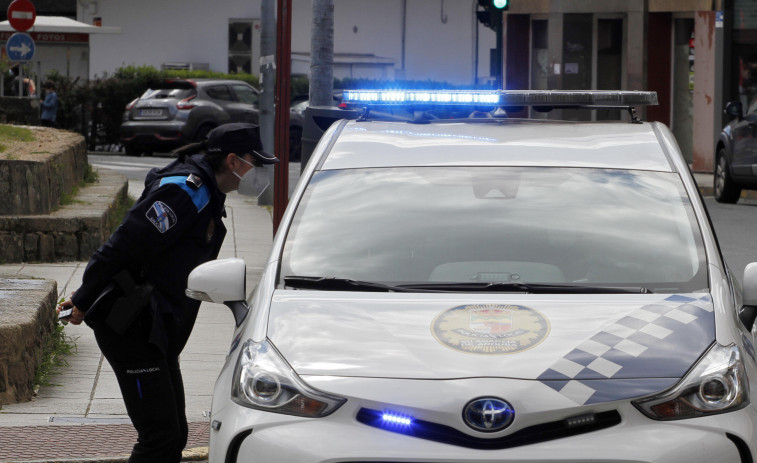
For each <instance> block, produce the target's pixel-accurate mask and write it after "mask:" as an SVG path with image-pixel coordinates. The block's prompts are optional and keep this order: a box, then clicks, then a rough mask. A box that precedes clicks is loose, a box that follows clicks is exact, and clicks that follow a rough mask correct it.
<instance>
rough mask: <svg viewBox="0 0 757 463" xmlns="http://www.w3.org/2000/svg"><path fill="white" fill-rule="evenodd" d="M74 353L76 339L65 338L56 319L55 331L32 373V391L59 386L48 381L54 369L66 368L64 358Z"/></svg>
mask: <svg viewBox="0 0 757 463" xmlns="http://www.w3.org/2000/svg"><path fill="white" fill-rule="evenodd" d="M74 352H76V339H74V338H72V337H70V336H67V335H66V332H65V331H64V328H63V325H62V324H61V323H60V322H59V321H58V320H57V319H56V321H55V329H54V330H53V332H52V333H51V334H50V337H49V338H48V339H47V342H46V343H45V345H44V346H42V359H41V361H40V362H39V365H37V369H36V370H35V371H34V390H35V391H37V389H39V387H40V386H59V385H58V384H53V383H52V382H51V381H50V377H51V376H52V373H53V372H54V371H55V369H56V368H60V367H64V366H68V362H67V361H66V356H67V355H71V354H72V353H74Z"/></svg>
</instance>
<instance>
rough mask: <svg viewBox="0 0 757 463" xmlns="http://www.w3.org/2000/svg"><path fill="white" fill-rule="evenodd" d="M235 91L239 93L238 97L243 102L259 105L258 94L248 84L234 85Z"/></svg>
mask: <svg viewBox="0 0 757 463" xmlns="http://www.w3.org/2000/svg"><path fill="white" fill-rule="evenodd" d="M232 88H233V89H234V93H236V94H237V99H238V100H239V101H241V102H242V103H247V104H251V105H255V106H257V105H258V94H257V92H255V90H253V89H252V88H250V87H248V86H246V85H232Z"/></svg>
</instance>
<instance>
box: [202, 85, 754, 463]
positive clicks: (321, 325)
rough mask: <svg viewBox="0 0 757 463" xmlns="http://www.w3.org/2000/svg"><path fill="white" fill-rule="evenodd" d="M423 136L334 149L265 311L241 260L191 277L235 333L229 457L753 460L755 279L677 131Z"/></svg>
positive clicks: (215, 443)
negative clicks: (737, 256) (722, 233)
mask: <svg viewBox="0 0 757 463" xmlns="http://www.w3.org/2000/svg"><path fill="white" fill-rule="evenodd" d="M364 93H366V96H365V98H367V99H368V100H367V101H373V102H374V103H380V102H382V101H383V100H384V99H385V97H384V96H383V95H384V92H375V93H374V95H373V96H371V95H370V94H369V92H367V91H364ZM394 93H401V92H394ZM409 93H410V95H411V96H412V98H409V97H407V96H404V95H403V96H400V95H395V94H392V95H389V98H390V99H389V100H388V101H387V102H386V103H387V104H388V105H396V104H397V101H398V100H400V98H404V99H408V98H409V101H412V102H413V105H414V106H416V107H417V106H423V105H424V104H429V105H430V106H431V105H438V104H440V102H451V103H453V104H454V103H455V102H458V104H466V103H470V102H477V101H483V102H489V103H491V104H495V103H496V105H497V106H500V105H504V106H506V104H505V103H510V104H512V105H514V104H515V103H517V105H518V106H527V105H538V106H559V107H576V108H577V107H584V106H593V107H596V105H608V106H613V107H618V106H629V107H631V106H634V105H638V104H645V103H646V104H652V103H655V102H656V96H655V95H654V94H653V93H651V92H561V91H557V92H531V91H521V92H517V91H516V92H507V91H500V92H495V93H492V94H489V93H477V92H460V93H454V94H451V93H447V94H439V95H437V96H434V95H431V94H429V95H426V94H421V93H420V92H409ZM345 98H346V99H347V101H353V100H352V95H351V94H349V93H347V92H346V94H345ZM355 101H359V97H355ZM427 102H428V103H427ZM566 110H567V109H566ZM419 122H420V121H418V120H415V121H412V122H400V121H391V122H390V121H377V120H373V119H371V118H370V115H366V116H365V117H361V118H359V119H358V120H352V121H347V120H341V121H338V122H336V123H334V124H333V125H332V126H331V127H330V128H329V129H328V130H327V131H326V133H325V134H324V135H323V137H322V138H321V141H320V143H319V144H318V145H317V147H316V148H315V150H314V151H313V154H312V157H311V160H310V162H309V163H308V165H307V168H306V169H305V170H304V171H303V173H302V178H301V180H300V182H299V184H298V187H297V189H296V191H295V192H294V194H293V196H292V198H291V201H290V203H289V206H288V208H287V210H286V212H285V214H284V217H283V219H282V222H281V224H280V226H279V228H278V232H277V234H276V236H275V237H274V240H273V247H272V249H271V253H270V256H269V258H268V260H267V264H266V265H265V267H264V270H263V274H262V277H261V280H260V283H259V285H258V286H257V288H256V289H255V290H254V292H253V294H252V295H251V296H250V298H249V299H248V298H247V297H246V296H247V295H246V294H245V263H244V261H243V260H242V259H236V258H232V259H221V260H216V261H212V262H209V263H207V264H204V265H202V266H200V267H198V268H196V269H195V270H194V271H193V272H192V274H191V275H190V276H189V279H188V289H187V295H188V296H190V297H193V298H196V299H200V300H205V301H212V302H218V303H224V304H227V305H228V306H229V307H231V308H232V310H233V312H234V319H235V321H236V330H235V332H234V335H233V339H232V340H230V341H231V343H230V344H231V347H230V351H229V353H228V355H227V357H226V359H225V365H224V366H223V368H222V371H221V373H220V375H219V377H218V380H217V382H216V386H215V390H214V394H213V403H212V410H211V415H210V421H211V431H210V451H209V461H210V462H211V463H221V462H234V463H241V462H253V461H277V462H305V461H307V462H334V461H340V462H341V461H349V462H366V461H383V462H409V461H434V462H450V463H452V462H461V461H465V462H493V461H498V462H506V461H512V462H516V461H517V462H526V461H528V462H537V461H538V462H545V461H550V462H578V461H581V462H585V461H595V462H600V461H601V462H621V461H622V462H630V461H634V462H659V463H663V462H664V463H705V462H706V463H710V462H715V461H716V462H719V463H745V462H752V461H754V459H755V458H757V451H756V450H757V409H755V406H754V399H753V397H754V396H755V394H757V388H755V387H753V385H754V384H755V381H757V358H756V356H755V349H754V337H753V334H752V333H753V328H754V320H755V316H756V315H757V263H753V264H749V265H748V266H747V268H746V270H745V272H744V281H743V290H742V286H741V285H740V284H739V283H738V282H737V281H735V280H734V279H733V276H732V275H733V273H731V272H729V270H728V269H727V266H726V262H725V261H724V259H723V256H722V255H721V253H720V250H719V248H718V244H717V239H716V236H715V232H714V230H713V229H712V227H711V224H710V221H709V220H708V219H707V212H706V210H705V206H704V204H703V202H702V198H701V197H700V195H699V193H698V189H697V185H696V184H695V182H694V179H693V178H692V175H691V173H690V171H689V167H688V165H687V163H686V161H685V159H684V157H683V156H682V154H681V152H680V150H679V148H678V146H677V144H676V142H675V138H674V136H673V135H672V133H671V132H670V130H669V129H668V128H667V127H666V126H665V125H663V124H661V123H657V122H652V123H643V122H641V121H639V120H637V119H634V121H633V122H630V121H627V122H575V121H554V120H517V119H506V118H504V119H502V118H477V119H466V120H438V119H437V120H428V121H426V123H419ZM634 122H638V123H634Z"/></svg>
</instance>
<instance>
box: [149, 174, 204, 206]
mask: <svg viewBox="0 0 757 463" xmlns="http://www.w3.org/2000/svg"><path fill="white" fill-rule="evenodd" d="M190 179H191V180H190ZM195 179H196V180H195ZM198 182H199V184H198ZM168 184H174V185H176V186H178V187H179V188H181V189H182V190H184V191H185V192H186V193H187V194H188V195H189V197H190V198H191V199H192V202H193V203H194V205H195V207H196V208H197V212H200V211H201V210H203V209H204V208H205V206H207V205H208V203H209V202H210V190H209V189H208V186H207V185H205V184H204V183H203V182H202V178H200V177H199V176H198V175H195V174H190V175H189V176H188V177H185V176H183V175H176V176H172V177H163V178H161V179H160V186H163V185H168Z"/></svg>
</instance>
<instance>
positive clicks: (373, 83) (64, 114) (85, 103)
mask: <svg viewBox="0 0 757 463" xmlns="http://www.w3.org/2000/svg"><path fill="white" fill-rule="evenodd" d="M0 71H1V69H0ZM167 78H183V79H191V78H194V79H200V78H215V79H234V80H242V81H244V82H247V83H249V84H250V85H252V86H254V87H256V88H259V81H258V77H257V76H255V75H252V74H224V73H219V72H212V71H177V70H167V71H162V70H158V69H156V68H154V67H152V66H126V67H122V68H120V69H118V70H117V71H116V72H115V73H114V74H113V75H105V76H103V77H95V78H94V79H92V80H84V79H79V78H74V79H71V78H66V77H65V76H63V75H61V74H59V73H58V72H55V71H53V72H52V73H50V74H48V76H47V79H50V80H52V81H53V82H54V83H55V88H56V93H57V94H58V100H59V107H58V117H57V122H58V126H59V127H60V128H62V129H67V130H72V131H76V132H79V133H81V134H83V135H84V136H85V138H86V140H87V145H88V148H89V149H90V150H96V149H101V150H107V151H111V150H113V151H115V150H120V143H119V127H120V125H121V120H122V117H123V112H124V109H125V107H126V105H127V104H129V103H130V102H131V101H132V100H134V99H135V98H137V97H139V96H140V95H142V94H143V93H144V91H145V90H147V89H148V88H149V86H150V82H152V81H155V80H161V79H167ZM290 87H291V88H290V91H291V95H292V98H296V97H302V96H303V95H307V94H308V88H309V82H308V79H307V77H303V76H293V77H292V79H291V81H290ZM334 88H335V89H351V88H437V89H438V88H445V89H452V88H473V87H471V86H468V87H461V86H455V85H451V84H448V83H445V82H438V81H391V82H387V81H378V80H370V79H342V80H340V79H335V80H334Z"/></svg>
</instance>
